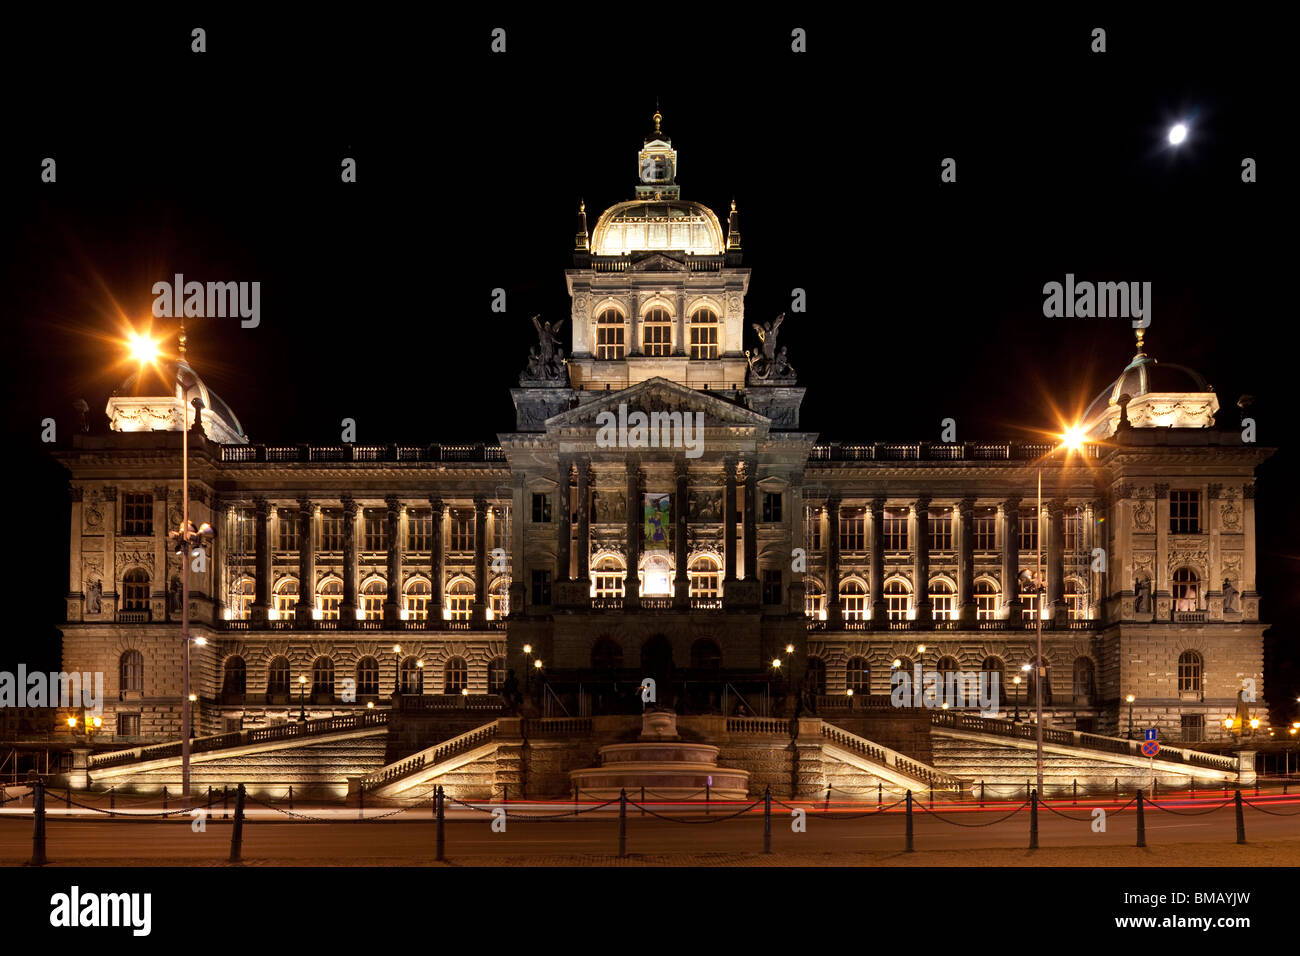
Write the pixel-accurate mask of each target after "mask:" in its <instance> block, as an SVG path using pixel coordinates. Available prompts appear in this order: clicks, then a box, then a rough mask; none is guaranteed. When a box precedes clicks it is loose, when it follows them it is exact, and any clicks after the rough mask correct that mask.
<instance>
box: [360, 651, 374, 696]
mask: <svg viewBox="0 0 1300 956" xmlns="http://www.w3.org/2000/svg"><path fill="white" fill-rule="evenodd" d="M357 696H358V697H378V696H379V661H377V660H375V659H374V658H373V657H363V658H361V660H359V661H357Z"/></svg>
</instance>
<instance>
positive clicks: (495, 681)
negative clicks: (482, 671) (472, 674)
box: [488, 657, 506, 694]
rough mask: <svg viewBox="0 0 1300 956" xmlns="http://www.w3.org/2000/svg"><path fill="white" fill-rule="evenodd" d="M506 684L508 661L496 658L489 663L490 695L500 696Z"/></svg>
mask: <svg viewBox="0 0 1300 956" xmlns="http://www.w3.org/2000/svg"><path fill="white" fill-rule="evenodd" d="M505 683H506V659H505V658H504V657H494V658H492V660H490V661H488V693H489V694H499V693H501V688H502V687H504V686H505Z"/></svg>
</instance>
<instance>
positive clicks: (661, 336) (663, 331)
mask: <svg viewBox="0 0 1300 956" xmlns="http://www.w3.org/2000/svg"><path fill="white" fill-rule="evenodd" d="M641 328H642V329H643V330H644V331H643V333H642V338H641V342H642V351H643V353H644V354H645V355H655V356H664V355H671V354H672V351H673V319H672V316H671V315H669V314H668V310H667V309H665V308H664V307H663V306H661V305H656V306H655V307H654V308H652V309H651V310H650V311H649V312H647V313H646V314H645V318H644V319H642V320H641Z"/></svg>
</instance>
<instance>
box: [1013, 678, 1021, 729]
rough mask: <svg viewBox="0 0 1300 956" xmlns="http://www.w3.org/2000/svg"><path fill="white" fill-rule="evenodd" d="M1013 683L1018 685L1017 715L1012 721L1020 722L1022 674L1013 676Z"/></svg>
mask: <svg viewBox="0 0 1300 956" xmlns="http://www.w3.org/2000/svg"><path fill="white" fill-rule="evenodd" d="M1011 683H1013V684H1015V685H1016V716H1015V717H1013V718H1011V722H1012V723H1013V724H1018V723H1020V675H1019V674H1017V675H1016V676H1015V677H1013V678H1011Z"/></svg>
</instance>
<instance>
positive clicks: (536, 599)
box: [533, 568, 551, 607]
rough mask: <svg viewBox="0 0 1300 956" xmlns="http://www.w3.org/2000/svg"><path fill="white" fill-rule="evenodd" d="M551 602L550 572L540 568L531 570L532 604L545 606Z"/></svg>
mask: <svg viewBox="0 0 1300 956" xmlns="http://www.w3.org/2000/svg"><path fill="white" fill-rule="evenodd" d="M550 603H551V572H550V571H546V570H542V569H540V568H538V569H534V571H533V604H535V605H537V606H539V607H545V606H547V605H549V604H550Z"/></svg>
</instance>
